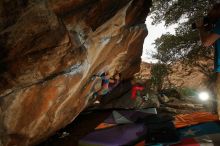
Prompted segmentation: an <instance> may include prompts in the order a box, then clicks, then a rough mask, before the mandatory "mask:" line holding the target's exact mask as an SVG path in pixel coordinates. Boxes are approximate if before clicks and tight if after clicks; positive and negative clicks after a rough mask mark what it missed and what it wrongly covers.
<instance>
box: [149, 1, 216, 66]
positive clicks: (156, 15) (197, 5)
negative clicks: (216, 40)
mask: <svg viewBox="0 0 220 146" xmlns="http://www.w3.org/2000/svg"><path fill="white" fill-rule="evenodd" d="M212 4H213V1H212V0H153V8H152V10H151V16H152V18H153V24H158V23H160V22H162V21H165V25H166V26H170V25H172V24H175V23H178V28H176V30H175V34H174V35H173V34H169V33H167V34H164V35H162V36H161V37H160V38H157V39H156V40H155V42H154V44H155V47H156V49H157V50H158V53H156V54H155V55H154V56H153V57H154V58H156V59H158V60H159V61H160V62H162V63H165V64H171V63H173V62H176V61H182V62H184V63H187V64H194V65H196V60H197V59H198V58H205V59H210V58H211V59H212V57H211V56H212V55H211V54H212V52H213V51H212V49H209V48H208V49H207V48H203V47H201V44H200V41H199V34H198V32H197V31H196V30H192V28H191V24H192V23H193V22H195V20H196V19H198V18H201V17H202V16H204V15H206V14H207V12H208V9H210V7H211V6H212ZM183 20H184V21H183ZM203 68H204V67H203Z"/></svg>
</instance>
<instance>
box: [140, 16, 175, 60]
mask: <svg viewBox="0 0 220 146" xmlns="http://www.w3.org/2000/svg"><path fill="white" fill-rule="evenodd" d="M151 22H152V19H151V18H150V16H148V17H147V19H146V21H145V24H146V25H147V29H148V36H147V37H146V38H145V40H144V45H143V54H142V56H141V58H142V61H144V62H148V63H155V62H157V60H156V59H153V58H152V57H151V56H152V55H151V54H152V53H154V52H156V51H157V50H156V49H155V46H154V45H153V43H154V40H156V39H157V38H158V37H160V36H161V35H162V34H166V33H167V32H169V33H171V34H175V28H176V27H177V24H176V25H171V26H170V27H167V28H166V27H165V26H164V24H165V23H164V22H162V23H160V24H158V25H152V24H151Z"/></svg>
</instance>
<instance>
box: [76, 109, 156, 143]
mask: <svg viewBox="0 0 220 146" xmlns="http://www.w3.org/2000/svg"><path fill="white" fill-rule="evenodd" d="M156 114H157V111H156V109H155V108H149V109H141V110H115V111H113V112H112V114H111V115H110V116H109V117H108V118H107V119H106V120H105V121H103V123H101V124H100V125H99V126H98V127H99V128H96V130H95V131H94V132H92V133H90V134H88V135H86V136H85V137H83V138H82V139H81V140H80V141H79V145H80V146H117V145H132V144H133V143H136V142H137V141H140V138H142V139H144V135H145V134H146V130H147V128H146V126H145V124H144V123H136V121H138V120H141V119H144V118H146V117H148V116H151V115H156ZM105 124H106V125H108V126H106V127H105V126H103V125H105ZM109 124H110V126H109Z"/></svg>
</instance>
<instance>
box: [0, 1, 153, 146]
mask: <svg viewBox="0 0 220 146" xmlns="http://www.w3.org/2000/svg"><path fill="white" fill-rule="evenodd" d="M150 6H151V0H65V1H64V0H41V1H31V0H11V1H1V2H0V145H3V146H14V145H16V146H27V145H34V144H37V143H39V142H40V141H42V140H44V139H46V138H47V137H48V136H50V135H52V134H53V133H54V132H55V131H57V130H58V129H60V128H62V127H64V126H66V125H67V124H69V123H70V122H71V121H73V120H74V119H75V118H76V117H77V115H78V114H79V113H80V112H81V111H82V110H83V109H84V108H85V106H86V105H87V102H88V95H90V92H91V89H92V88H93V83H92V81H91V82H90V79H91V77H92V75H94V74H98V73H101V72H104V71H109V72H110V73H111V74H113V73H114V71H115V70H117V71H119V72H121V73H122V78H124V79H126V78H130V77H131V76H133V74H134V73H136V72H137V71H138V70H139V64H140V62H141V58H140V56H141V54H142V46H143V42H144V38H145V37H146V35H147V28H146V26H145V24H144V22H145V19H146V16H147V14H148V12H149V7H150Z"/></svg>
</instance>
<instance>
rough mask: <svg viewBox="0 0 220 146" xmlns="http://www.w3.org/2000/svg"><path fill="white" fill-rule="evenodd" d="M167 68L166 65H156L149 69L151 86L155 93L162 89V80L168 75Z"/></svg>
mask: <svg viewBox="0 0 220 146" xmlns="http://www.w3.org/2000/svg"><path fill="white" fill-rule="evenodd" d="M168 70H169V68H168V67H167V65H166V64H162V63H157V64H153V66H152V67H151V79H150V81H151V84H152V86H153V88H154V89H155V90H156V91H160V90H161V89H162V86H163V83H164V78H165V76H166V75H167V74H168Z"/></svg>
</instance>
